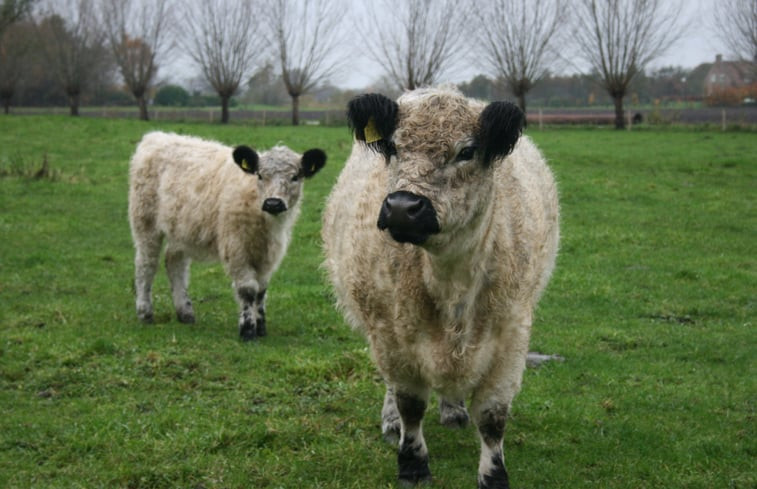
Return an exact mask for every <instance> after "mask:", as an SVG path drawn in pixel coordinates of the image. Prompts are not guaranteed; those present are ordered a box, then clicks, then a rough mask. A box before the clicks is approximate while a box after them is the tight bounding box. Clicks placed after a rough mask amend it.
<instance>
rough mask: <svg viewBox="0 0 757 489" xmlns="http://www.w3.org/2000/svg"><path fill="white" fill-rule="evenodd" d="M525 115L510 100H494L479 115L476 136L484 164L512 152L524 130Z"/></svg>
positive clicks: (488, 163)
mask: <svg viewBox="0 0 757 489" xmlns="http://www.w3.org/2000/svg"><path fill="white" fill-rule="evenodd" d="M524 121H525V116H524V115H523V111H522V110H520V108H518V106H517V105H514V104H511V103H510V102H492V103H490V104H489V105H487V106H486V108H485V109H484V110H483V111H482V112H481V115H480V116H479V117H478V135H477V137H476V139H477V142H478V145H479V148H480V149H481V150H482V154H483V162H484V165H486V166H489V165H490V164H491V163H492V162H493V161H494V160H496V159H499V158H502V157H504V156H507V155H508V154H510V152H511V151H512V150H513V148H514V147H515V143H517V142H518V138H520V135H521V132H522V131H523V122H524Z"/></svg>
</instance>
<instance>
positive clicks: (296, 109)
mask: <svg viewBox="0 0 757 489" xmlns="http://www.w3.org/2000/svg"><path fill="white" fill-rule="evenodd" d="M292 125H293V126H299V125H300V96H299V95H292Z"/></svg>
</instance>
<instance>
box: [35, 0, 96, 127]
mask: <svg viewBox="0 0 757 489" xmlns="http://www.w3.org/2000/svg"><path fill="white" fill-rule="evenodd" d="M44 13H45V15H46V17H45V18H44V19H43V20H42V21H41V22H40V24H39V31H40V34H41V36H40V37H41V40H42V46H43V53H44V55H45V59H46V62H47V66H48V68H49V69H50V70H51V71H52V72H53V73H54V74H55V77H56V78H57V80H58V83H60V85H61V87H62V88H63V91H64V92H65V93H66V96H67V97H68V102H69V107H70V113H71V115H73V116H77V115H79V102H80V97H81V94H82V92H83V91H84V90H86V88H87V87H88V86H90V85H91V84H93V83H94V82H95V81H96V80H97V79H98V77H100V76H101V75H102V73H104V72H106V71H108V69H107V65H108V63H107V52H106V49H105V48H104V47H103V41H104V39H105V34H104V33H103V31H102V29H101V28H100V24H99V21H98V19H97V12H96V8H95V2H94V1H93V0H55V1H50V2H48V3H47V5H46V7H45V10H44Z"/></svg>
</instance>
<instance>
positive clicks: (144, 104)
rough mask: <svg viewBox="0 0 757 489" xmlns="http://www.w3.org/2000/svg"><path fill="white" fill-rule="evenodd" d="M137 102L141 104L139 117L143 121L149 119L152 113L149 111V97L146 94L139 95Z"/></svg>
mask: <svg viewBox="0 0 757 489" xmlns="http://www.w3.org/2000/svg"><path fill="white" fill-rule="evenodd" d="M137 104H138V105H139V118H140V119H141V120H143V121H149V120H150V114H148V112H147V99H145V96H144V95H142V96H141V97H137Z"/></svg>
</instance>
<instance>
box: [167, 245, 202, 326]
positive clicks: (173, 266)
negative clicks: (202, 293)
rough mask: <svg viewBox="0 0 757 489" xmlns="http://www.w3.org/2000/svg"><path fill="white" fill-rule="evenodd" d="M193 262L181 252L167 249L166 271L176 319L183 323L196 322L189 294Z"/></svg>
mask: <svg viewBox="0 0 757 489" xmlns="http://www.w3.org/2000/svg"><path fill="white" fill-rule="evenodd" d="M190 263H191V260H190V259H189V257H187V256H186V254H184V252H182V251H180V250H174V249H171V247H170V245H169V246H168V247H167V249H166V271H167V272H168V279H169V281H170V282H171V296H172V298H173V307H174V310H176V317H177V318H178V319H179V321H180V322H182V323H187V324H191V323H194V322H195V313H194V309H193V308H192V301H191V300H190V299H189V295H188V294H187V288H188V287H189V264H190Z"/></svg>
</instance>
